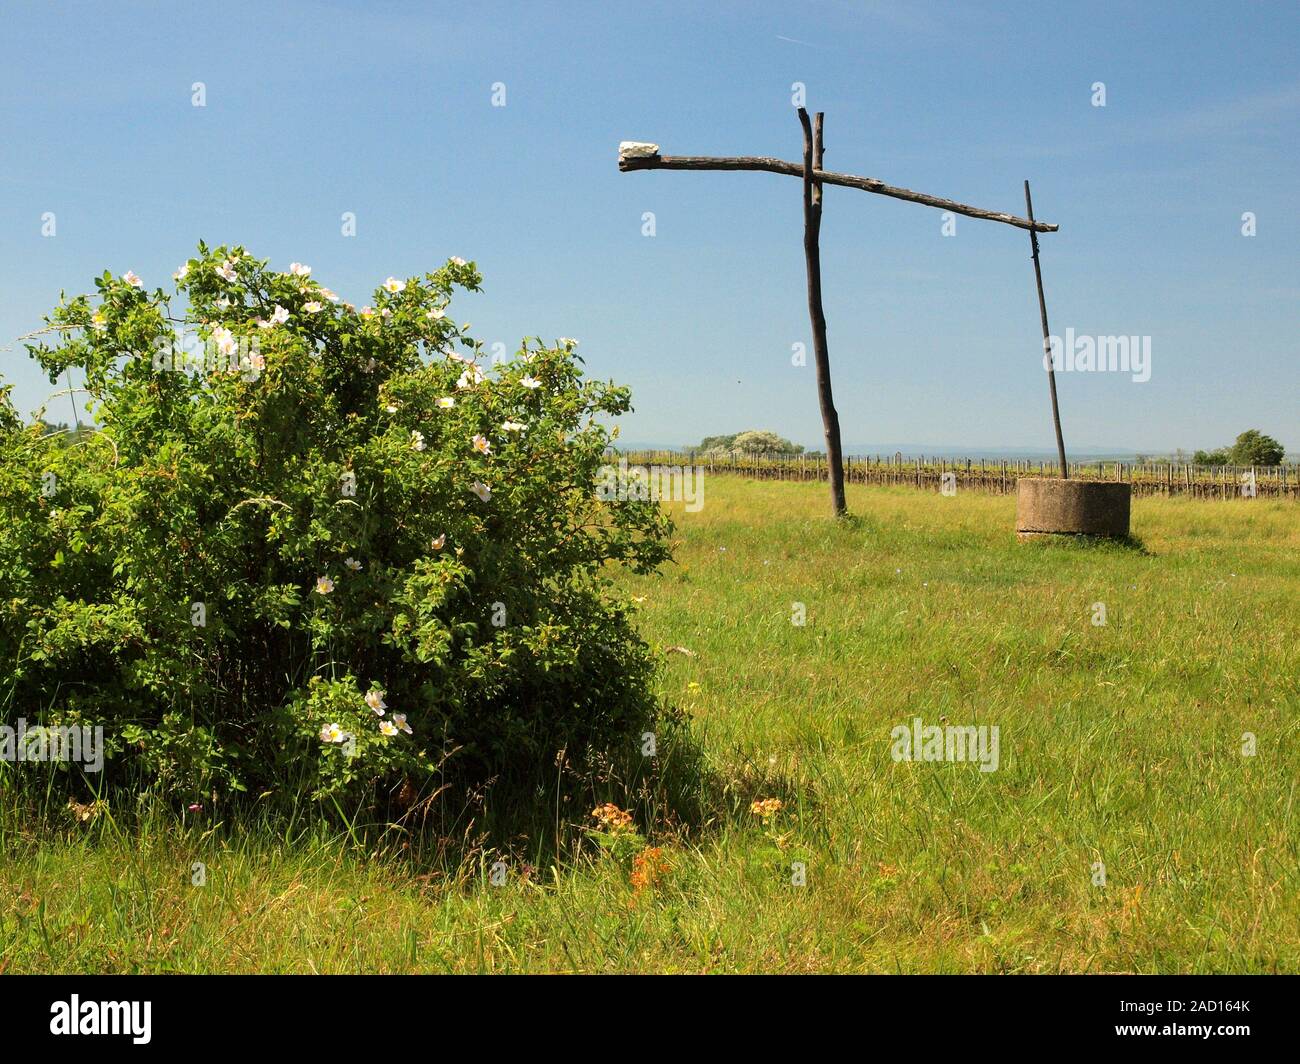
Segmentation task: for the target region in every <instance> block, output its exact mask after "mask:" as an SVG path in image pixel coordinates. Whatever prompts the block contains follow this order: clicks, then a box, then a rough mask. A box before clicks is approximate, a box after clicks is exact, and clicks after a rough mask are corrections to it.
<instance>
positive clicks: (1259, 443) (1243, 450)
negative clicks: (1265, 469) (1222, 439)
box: [1228, 429, 1284, 466]
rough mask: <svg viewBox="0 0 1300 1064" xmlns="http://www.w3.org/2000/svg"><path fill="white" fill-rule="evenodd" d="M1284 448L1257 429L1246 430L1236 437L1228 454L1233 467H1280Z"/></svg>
mask: <svg viewBox="0 0 1300 1064" xmlns="http://www.w3.org/2000/svg"><path fill="white" fill-rule="evenodd" d="M1283 453H1284V448H1283V447H1282V445H1281V444H1280V443H1278V442H1277V440H1275V439H1273V437H1272V436H1265V435H1264V434H1263V433H1262V432H1260V431H1259V429H1247V430H1246V431H1245V432H1243V433H1242V434H1241V435H1240V436H1238V437H1237V442H1236V443H1234V444H1233V445H1232V450H1231V451H1229V452H1228V458H1229V461H1230V462H1231V463H1232V464H1233V465H1243V466H1247V465H1248V466H1271V465H1280V464H1281V462H1282V455H1283Z"/></svg>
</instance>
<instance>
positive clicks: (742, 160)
mask: <svg viewBox="0 0 1300 1064" xmlns="http://www.w3.org/2000/svg"><path fill="white" fill-rule="evenodd" d="M618 168H619V169H620V170H622V171H624V172H627V171H629V170H765V171H767V172H768V173H772V174H786V175H788V176H790V177H799V178H802V177H803V167H802V166H801V165H800V164H798V163H788V162H786V161H785V160H783V159H771V158H768V157H767V156H763V155H741V156H736V157H735V158H726V157H715V156H708V155H648V156H641V157H621V158H620V159H619V161H618ZM813 177H815V178H816V179H817V180H818V181H820V182H822V183H823V184H827V185H842V186H844V187H845V188H858V189H861V190H862V191H864V192H875V193H877V194H878V195H881V196H890V197H892V198H893V199H901V200H907V202H909V203H923V204H925V205H926V206H927V207H939V208H940V209H942V210H945V211H952V212H953V213H954V214H964V215H966V217H968V218H983V219H984V220H985V221H989V222H1002V223H1004V224H1006V225H1014V226H1015V227H1016V228H1018V229H1028V230H1029V231H1030V232H1034V233H1055V232H1056V231H1057V230H1058V229H1060V226H1059V225H1052V224H1051V223H1050V222H1037V221H1032V220H1031V219H1029V218H1020V217H1018V216H1016V215H1014V214H1003V213H1002V212H1000V211H986V210H984V209H983V208H982V207H970V206H967V205H966V204H965V203H958V202H957V201H956V200H950V199H943V198H942V197H940V196H927V195H926V194H925V193H924V192H913V191H912V190H911V189H908V188H895V187H894V186H893V185H886V184H885V183H884V182H883V181H877V180H876V179H875V178H874V177H855V176H854V175H852V174H837V173H835V172H834V171H832V170H814V171H813Z"/></svg>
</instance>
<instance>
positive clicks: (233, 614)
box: [0, 245, 669, 800]
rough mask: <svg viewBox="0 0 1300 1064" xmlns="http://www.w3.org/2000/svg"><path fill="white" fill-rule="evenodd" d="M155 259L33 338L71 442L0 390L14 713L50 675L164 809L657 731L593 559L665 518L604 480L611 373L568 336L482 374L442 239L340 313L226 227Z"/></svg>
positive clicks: (299, 271)
mask: <svg viewBox="0 0 1300 1064" xmlns="http://www.w3.org/2000/svg"><path fill="white" fill-rule="evenodd" d="M174 280H175V290H174V291H173V292H170V293H168V292H164V291H163V290H161V289H156V290H149V289H146V287H145V285H144V283H143V282H142V281H141V279H140V278H139V277H137V276H136V275H135V274H134V273H131V272H127V273H125V274H123V275H122V276H120V277H115V276H112V275H110V274H107V273H106V274H104V275H103V277H101V278H100V279H99V280H98V281H97V282H96V287H97V293H96V295H94V296H78V297H76V298H73V299H65V300H64V301H63V302H62V303H61V304H60V305H59V307H58V308H57V309H56V310H55V311H54V312H53V314H52V315H51V316H50V318H49V323H50V325H51V327H52V329H53V330H55V331H56V332H57V333H58V334H59V335H60V337H61V339H60V340H59V341H58V342H54V343H42V344H36V345H32V347H31V348H30V350H31V353H32V355H33V356H34V357H35V358H37V359H38V360H39V362H40V364H41V365H42V366H43V367H44V369H45V370H46V371H47V372H48V374H49V376H50V379H51V380H52V381H53V380H55V379H57V378H58V377H59V376H60V375H63V374H65V372H66V371H67V370H68V369H69V368H70V367H71V368H75V369H78V370H80V371H81V374H82V375H84V378H85V389H86V392H87V394H88V395H89V397H90V402H89V403H88V404H87V407H88V408H89V409H91V410H92V411H93V414H94V418H95V422H96V425H97V431H95V432H93V433H90V434H89V435H88V436H87V437H86V438H85V439H84V441H82V442H81V443H79V444H78V445H77V446H69V445H67V443H66V442H64V440H63V437H61V436H55V435H45V434H43V430H42V428H41V427H40V426H25V425H23V424H22V423H21V421H20V419H18V418H17V416H16V415H15V414H14V413H13V411H12V408H11V407H9V406H8V401H7V398H6V399H5V401H4V404H3V409H2V410H0V518H3V520H2V521H0V526H2V527H3V532H0V536H2V537H3V541H2V542H0V547H2V548H3V550H0V555H2V556H0V602H3V603H4V606H3V608H2V614H0V657H2V658H3V661H2V662H0V667H2V668H3V671H4V672H5V674H6V675H11V676H13V677H14V681H13V684H14V687H13V692H12V697H10V699H9V700H8V705H9V706H11V707H30V706H35V705H38V704H43V703H42V700H43V699H45V700H47V701H48V695H49V693H50V692H56V693H57V695H56V699H55V704H54V705H53V706H52V707H51V708H50V711H51V712H52V713H55V714H57V715H61V716H62V717H68V718H77V719H83V720H87V721H90V722H92V723H103V724H105V725H106V726H107V727H106V731H107V734H108V739H109V742H110V752H112V753H114V754H115V756H114V757H113V758H112V759H111V761H110V768H111V769H112V770H113V771H112V772H110V776H111V777H112V778H115V779H117V780H118V781H119V782H123V781H128V780H129V781H131V782H132V783H133V784H138V783H139V782H140V781H141V778H142V777H143V778H147V780H148V781H150V782H154V783H157V784H158V785H159V786H161V787H163V788H164V789H166V790H167V791H168V793H171V794H173V795H174V796H175V797H176V798H177V800H185V799H190V798H191V797H192V796H194V795H201V794H211V793H212V792H214V791H215V792H217V793H218V794H220V793H225V792H229V791H234V790H241V789H244V788H254V787H255V788H258V789H259V790H261V789H272V790H279V791H281V792H283V791H285V790H289V789H293V788H296V787H300V786H303V785H307V786H310V788H311V790H312V792H313V793H314V794H316V795H317V796H319V797H325V796H331V797H333V798H337V797H338V796H340V795H349V796H352V797H357V798H374V797H376V796H379V797H382V795H383V793H384V791H385V788H396V787H398V786H399V785H403V786H404V787H405V788H407V789H409V788H411V787H415V788H417V789H418V787H419V785H420V783H421V781H422V780H425V779H427V778H428V777H429V775H430V774H431V772H432V771H433V769H434V767H435V766H437V765H439V764H441V763H442V762H443V761H444V759H445V758H447V757H448V756H449V755H450V758H451V759H450V761H447V762H446V765H444V768H443V773H444V776H443V778H446V776H447V773H450V774H451V775H453V776H454V775H455V774H457V773H459V774H460V775H461V776H463V777H464V778H465V779H467V780H474V779H482V778H484V777H486V776H487V775H489V774H497V775H500V774H503V773H504V774H513V775H514V776H515V777H518V778H521V779H523V778H531V776H532V775H534V774H536V773H538V772H539V771H541V768H542V767H543V766H549V767H553V759H554V757H555V754H556V752H557V751H558V750H560V749H562V748H564V749H567V750H568V751H569V752H570V753H571V754H577V753H580V752H581V751H583V750H585V749H595V748H599V749H604V748H607V747H609V746H611V745H617V744H622V743H623V742H624V741H625V740H626V741H627V742H628V743H630V742H631V738H630V737H631V736H635V735H639V734H640V732H641V730H642V729H644V728H645V727H647V726H649V724H650V722H651V721H652V719H653V716H654V704H653V700H652V698H651V696H650V693H649V685H650V674H651V659H650V655H649V652H648V650H647V648H646V647H645V646H644V645H643V643H642V642H641V641H640V640H639V639H638V638H637V636H636V635H635V634H634V632H633V631H632V628H631V626H630V624H629V622H628V609H629V608H630V607H629V606H628V605H627V604H626V603H625V602H624V601H622V600H621V599H620V598H619V597H617V596H616V595H614V594H613V593H612V591H611V590H610V589H609V587H608V585H607V584H606V583H605V580H606V577H605V571H606V566H607V565H608V564H609V563H623V564H627V565H629V566H632V567H633V568H635V569H638V570H647V569H650V568H653V567H654V566H656V565H658V564H659V563H660V562H661V561H663V560H664V559H665V558H666V557H667V556H668V551H667V548H666V546H665V542H666V535H667V533H668V531H669V525H668V522H667V519H666V518H665V517H664V516H663V515H662V514H661V512H660V511H659V508H658V507H657V506H656V505H655V504H653V503H649V502H645V503H642V502H637V501H635V500H629V501H626V502H620V503H617V504H606V503H603V502H601V501H600V500H598V499H597V498H596V497H595V493H594V490H593V484H594V480H595V476H596V472H597V470H598V468H599V466H600V464H601V463H602V461H603V454H604V451H605V447H606V445H607V443H608V441H609V434H608V432H607V431H606V430H605V429H604V428H603V427H602V424H601V418H602V416H605V415H610V416H613V415H618V414H621V413H623V412H625V411H626V410H627V409H628V408H629V394H628V392H627V391H626V389H623V388H619V387H616V386H614V385H612V384H608V383H604V382H599V381H591V380H586V379H584V378H583V376H582V373H581V368H580V360H579V358H578V356H577V354H576V351H575V346H576V344H575V341H572V340H560V341H558V342H556V343H554V344H545V343H542V342H541V341H539V340H532V341H527V342H525V343H524V344H523V345H522V346H521V347H520V349H519V351H518V352H517V353H516V354H515V355H514V356H513V357H512V358H510V359H508V360H505V361H504V362H502V363H501V364H500V365H498V366H489V365H486V364H485V363H484V361H483V358H482V352H481V348H480V345H479V343H478V342H476V341H475V340H473V339H472V338H471V337H470V336H469V335H468V334H467V331H466V330H467V328H468V327H467V326H461V325H458V324H457V323H456V322H455V320H454V319H453V317H452V316H451V313H450V300H451V296H452V293H453V290H454V289H455V288H457V287H460V288H464V289H469V290H476V289H477V288H478V287H479V284H480V277H479V274H478V272H477V270H476V269H475V267H474V266H473V265H472V264H470V263H467V262H465V261H463V260H461V259H452V260H450V261H449V262H447V263H446V265H444V266H443V267H441V268H440V269H438V270H435V271H433V272H431V273H427V274H425V275H423V276H420V277H411V278H404V279H403V278H396V277H389V278H388V279H387V280H386V281H385V282H384V283H383V284H382V285H381V286H380V287H379V288H378V289H377V290H376V291H375V292H374V294H373V296H372V298H371V300H370V302H369V303H368V304H367V305H363V306H360V307H356V306H354V305H353V304H351V303H348V302H346V301H345V300H343V299H342V298H341V297H340V296H339V295H338V294H337V293H335V292H333V291H331V290H330V289H329V288H327V287H325V286H324V285H322V284H321V283H319V281H318V280H317V279H316V278H314V277H313V276H312V271H311V270H310V268H309V267H307V266H305V265H302V264H299V263H294V264H292V265H290V266H289V267H288V269H286V270H284V271H277V270H271V269H269V268H268V264H267V263H266V262H264V261H259V260H257V259H255V258H253V257H252V256H250V255H249V254H247V253H246V252H245V251H244V250H243V249H241V248H227V247H218V248H212V249H209V248H207V247H206V246H204V245H200V246H199V250H198V254H197V255H196V256H195V257H194V258H191V259H190V260H189V261H188V262H187V263H185V265H183V266H182V267H181V268H180V269H179V270H178V271H177V273H176V275H175V278H174ZM30 715H31V714H30V713H29V716H30ZM114 773H115V775H114Z"/></svg>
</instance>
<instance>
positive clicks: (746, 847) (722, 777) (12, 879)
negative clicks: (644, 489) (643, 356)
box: [0, 476, 1300, 973]
mask: <svg viewBox="0 0 1300 1064" xmlns="http://www.w3.org/2000/svg"><path fill="white" fill-rule="evenodd" d="M849 506H850V510H851V511H852V513H853V514H854V516H853V517H851V518H850V519H849V520H847V521H844V522H839V523H836V522H832V521H831V520H830V519H829V517H828V505H827V498H826V489H825V486H824V485H822V484H817V483H800V482H777V481H752V480H746V479H743V478H740V477H726V476H717V477H712V478H709V479H708V481H707V484H706V495H705V504H704V506H703V508H702V510H700V511H699V512H698V513H687V512H685V511H684V509H683V507H682V506H681V505H677V506H675V507H673V510H674V519H675V521H676V523H677V533H676V547H675V555H676V561H675V562H674V563H671V564H668V565H665V566H663V567H662V569H661V571H660V572H659V573H658V574H657V575H652V576H644V577H633V576H626V575H623V576H620V577H618V580H619V582H620V583H621V584H622V585H623V586H624V587H625V588H626V590H627V591H628V593H629V594H631V595H632V596H635V598H636V599H637V600H639V605H638V610H639V612H638V616H637V624H638V627H639V628H640V630H641V631H642V632H643V634H644V635H645V636H646V638H647V639H648V640H650V641H651V643H652V644H653V645H654V646H656V647H657V648H658V649H659V650H660V652H661V653H662V660H663V665H662V669H661V671H660V676H659V680H658V683H659V685H660V689H661V694H662V696H663V698H664V699H665V700H667V701H668V702H669V703H671V704H674V705H676V706H679V707H680V708H681V710H682V711H683V712H684V714H685V715H686V716H687V717H688V718H689V720H690V730H691V734H692V736H693V742H694V744H695V745H696V747H697V749H698V751H699V756H700V758H701V760H702V764H703V772H702V775H701V779H703V780H707V783H706V784H702V785H706V786H707V788H708V792H709V793H708V795H707V796H706V797H705V798H704V799H703V800H702V801H701V803H700V807H701V809H702V810H703V813H702V815H701V817H700V818H699V821H698V822H696V823H691V824H681V823H671V822H664V823H660V824H649V825H642V826H641V827H640V830H641V831H642V832H643V833H645V834H646V835H647V836H648V843H649V845H650V846H652V847H656V848H657V849H656V850H655V851H654V852H653V853H652V854H651V855H650V856H649V857H647V856H645V855H644V854H643V856H642V860H641V861H640V862H639V863H638V864H637V866H636V875H635V876H632V875H629V870H630V866H629V864H628V862H627V861H626V860H620V859H619V858H618V857H617V855H615V854H611V853H610V852H608V851H606V850H603V849H600V848H598V847H596V846H593V845H585V846H582V847H580V848H577V849H573V848H569V849H567V850H566V851H565V853H564V855H563V856H562V857H559V858H556V859H555V860H553V861H551V862H549V863H547V864H545V865H542V866H538V867H526V866H525V864H524V863H522V862H521V860H520V859H518V858H517V856H512V857H511V859H510V860H509V861H508V862H507V865H508V875H506V876H505V877H504V882H503V883H502V884H501V885H494V884H493V882H492V880H493V875H492V866H493V865H494V864H495V862H496V861H497V860H498V859H500V857H501V854H500V853H498V852H497V851H496V850H493V849H491V848H489V847H487V846H475V845H470V846H468V847H466V848H461V849H458V850H456V851H455V856H454V857H453V856H447V857H445V858H444V859H442V860H437V859H435V858H431V857H427V856H426V857H423V858H422V859H421V860H414V859H412V856H411V854H410V853H409V852H407V851H406V850H405V849H404V847H403V844H402V840H401V839H400V838H398V839H393V840H386V841H385V842H384V843H383V844H382V845H378V846H375V845H372V844H371V843H370V842H364V843H363V842H362V841H360V840H357V839H355V838H354V837H352V836H351V835H350V834H349V833H348V832H347V831H341V832H340V831H333V832H332V831H329V830H327V829H325V828H323V827H321V826H319V824H316V823H315V822H313V821H311V820H309V819H304V820H303V821H302V822H301V823H290V824H284V823H281V822H275V823H271V822H268V823H266V824H264V825H258V824H245V825H242V826H233V825H229V824H221V825H213V824H208V823H205V822H204V821H203V819H202V818H191V819H189V820H188V821H187V822H186V823H184V824H178V823H177V822H175V820H174V819H170V818H168V817H165V816H161V815H159V816H157V817H142V818H139V819H138V820H133V821H132V823H131V824H130V826H129V827H128V826H127V825H126V822H125V820H123V821H121V822H119V821H118V820H117V819H116V818H115V817H114V816H113V815H111V814H105V815H102V816H93V817H90V818H89V819H88V820H87V821H86V822H81V821H70V822H68V823H67V824H65V825H64V826H63V827H61V828H59V829H57V830H53V829H51V828H50V826H49V825H48V823H46V822H43V821H42V822H39V823H38V822H36V821H33V820H32V819H31V818H30V817H27V816H25V815H24V814H23V810H22V808H21V807H20V805H19V804H18V803H16V802H15V801H14V800H13V799H12V796H10V797H9V798H6V799H5V801H4V803H3V809H0V970H3V971H8V972H251V971H259V972H271V971H274V972H349V971H364V972H425V971H430V972H446V971H451V972H539V971H544V972H758V971H762V972H789V973H799V972H830V971H863V972H1275V971H1285V972H1296V971H1300V810H1297V803H1296V797H1297V794H1296V789H1297V780H1300V742H1298V739H1300V649H1297V647H1298V641H1297V635H1298V634H1300V609H1297V606H1298V605H1300V511H1297V509H1296V504H1295V503H1294V502H1292V501H1288V500H1275V499H1262V498H1261V499H1255V500H1248V501H1247V500H1238V501H1228V502H1224V501H1210V500H1198V499H1191V498H1177V497H1175V498H1159V497H1153V498H1138V499H1135V500H1134V507H1133V530H1134V534H1135V536H1136V539H1135V541H1134V542H1132V543H1128V544H1108V543H1101V544H1098V543H1080V542H1062V543H1051V542H1033V543H1024V544H1022V543H1017V542H1016V540H1015V537H1014V535H1013V533H1012V528H1013V518H1014V508H1015V500H1014V498H1011V497H1007V496H995V495H984V494H976V493H963V492H960V491H959V492H958V494H957V496H956V497H952V498H947V497H942V496H940V495H939V494H938V493H937V492H934V493H931V492H919V491H916V490H915V489H913V488H909V487H874V486H872V487H868V486H862V485H850V487H849ZM1097 604H1104V614H1105V623H1104V624H1098V623H1095V621H1096V620H1097V619H1098V618H1099V616H1100V614H1099V612H1098V610H1097V608H1096V607H1097ZM798 620H802V621H803V623H802V624H799V623H795V622H796V621H798ZM915 718H921V719H922V721H923V722H924V723H925V724H926V725H936V724H947V723H952V724H957V725H967V724H969V725H976V726H979V725H987V726H991V727H992V726H996V727H997V728H998V729H999V734H1000V758H999V764H998V767H997V770H996V771H992V772H981V771H980V770H979V766H977V765H974V764H971V763H950V762H921V761H914V762H900V761H896V760H894V758H893V757H892V756H891V749H892V746H893V743H892V740H891V730H892V729H893V728H895V726H897V725H900V724H906V725H910V724H911V722H912V721H913V720H914V719H915ZM765 799H777V800H779V803H780V807H779V808H777V807H776V803H770V804H768V805H767V806H762V807H760V809H763V810H766V815H764V813H762V812H756V811H754V803H755V802H761V801H763V800H765ZM553 827H554V829H555V831H556V834H557V836H561V835H566V834H567V835H578V833H579V832H580V828H581V825H565V824H556V825H553ZM578 837H580V835H578ZM518 852H521V853H525V854H526V853H527V846H526V845H525V846H523V847H522V849H521V850H520V851H518ZM196 862H201V863H202V865H203V876H202V879H203V885H202V886H196V885H195V883H194V879H195V871H194V869H195V863H196ZM796 866H802V868H803V881H802V884H801V885H800V884H798V883H797V882H795V880H798V879H799V878H800V877H799V875H798V870H797V868H796Z"/></svg>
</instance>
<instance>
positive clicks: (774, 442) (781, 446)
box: [731, 429, 803, 454]
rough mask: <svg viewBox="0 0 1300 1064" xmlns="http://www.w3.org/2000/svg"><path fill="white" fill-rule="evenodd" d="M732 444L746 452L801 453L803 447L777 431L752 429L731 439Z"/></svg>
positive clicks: (736, 448) (738, 449)
mask: <svg viewBox="0 0 1300 1064" xmlns="http://www.w3.org/2000/svg"><path fill="white" fill-rule="evenodd" d="M731 446H732V447H733V448H734V449H735V450H737V451H744V452H745V453H746V454H799V453H800V452H801V451H802V450H803V448H802V447H800V446H799V444H797V443H791V442H790V441H789V440H787V439H785V438H783V437H781V436H778V435H777V434H776V433H775V432H766V431H764V430H761V429H751V430H750V431H748V432H742V433H740V434H738V435H737V436H736V438H735V439H734V440H732V441H731Z"/></svg>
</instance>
